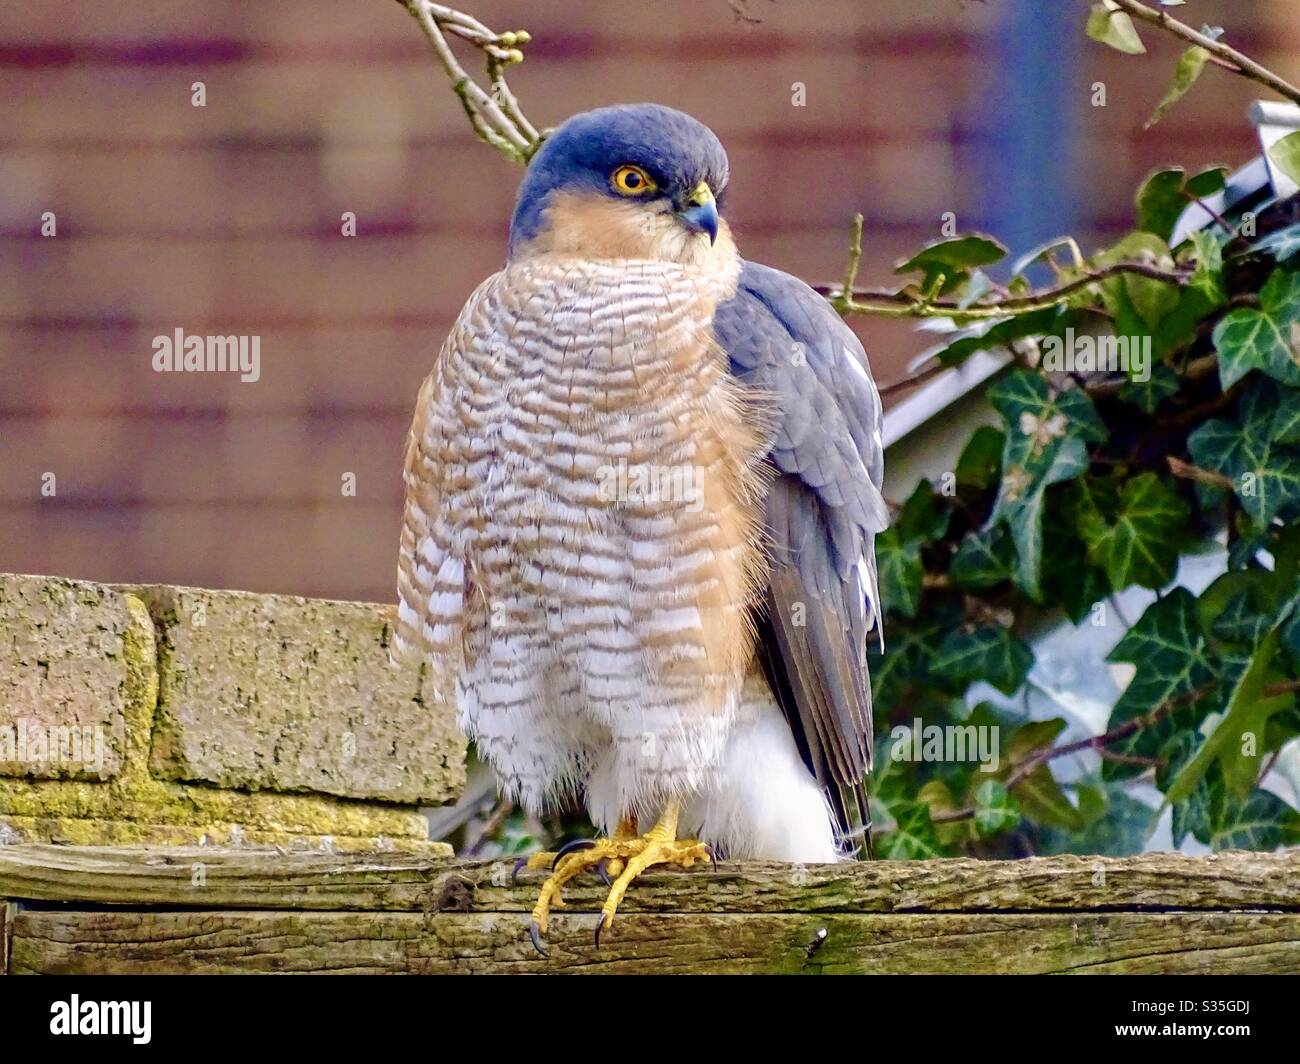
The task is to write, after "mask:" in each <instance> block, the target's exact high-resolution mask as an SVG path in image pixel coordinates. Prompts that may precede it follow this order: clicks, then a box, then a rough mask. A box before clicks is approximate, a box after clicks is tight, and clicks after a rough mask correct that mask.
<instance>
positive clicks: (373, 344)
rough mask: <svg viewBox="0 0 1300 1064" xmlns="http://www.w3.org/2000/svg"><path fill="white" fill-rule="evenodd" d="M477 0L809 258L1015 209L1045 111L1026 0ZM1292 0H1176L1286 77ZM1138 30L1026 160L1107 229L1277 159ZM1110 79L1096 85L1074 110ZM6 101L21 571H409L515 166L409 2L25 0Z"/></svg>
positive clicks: (791, 263)
mask: <svg viewBox="0 0 1300 1064" xmlns="http://www.w3.org/2000/svg"><path fill="white" fill-rule="evenodd" d="M465 2H466V6H467V7H469V8H470V9H472V10H473V11H474V12H475V13H476V14H478V15H479V16H480V17H482V18H483V19H484V20H485V21H487V22H489V23H490V24H491V25H493V26H495V27H497V28H509V27H518V26H523V27H527V28H528V29H529V30H530V31H531V32H532V33H533V36H534V39H535V42H534V44H532V45H531V46H530V47H529V49H528V53H529V58H528V60H527V62H526V63H525V64H524V65H523V67H521V68H519V69H518V70H517V72H516V73H515V75H514V77H513V78H512V82H513V84H515V86H516V88H517V89H518V91H519V92H520V94H521V96H522V98H523V100H524V102H525V105H526V108H527V110H528V111H529V113H530V114H531V115H532V116H533V117H534V119H535V120H537V121H539V122H541V123H554V122H558V121H559V120H561V119H562V118H564V117H565V116H566V115H568V114H570V113H572V112H573V111H576V110H579V109H582V108H585V107H588V106H591V105H592V104H595V103H601V102H612V101H618V100H635V99H655V100H659V101H662V102H664V103H668V104H672V105H675V106H679V107H682V108H684V109H686V110H689V111H691V112H693V113H695V114H696V115H698V116H699V117H701V118H703V119H704V120H706V121H708V122H709V123H710V124H712V125H713V126H714V127H715V128H716V129H717V131H718V132H719V134H720V135H721V136H722V137H723V139H724V140H725V141H726V143H727V145H728V147H729V149H730V152H731V156H732V162H733V172H734V184H733V194H732V197H731V210H732V218H733V222H734V224H735V226H736V228H737V230H738V232H739V236H740V240H741V242H742V246H743V248H744V249H745V251H746V253H747V254H748V255H749V256H750V257H752V258H755V259H759V260H763V261H766V262H769V263H771V264H773V265H777V266H780V267H783V268H785V269H788V270H791V271H793V272H796V273H799V274H801V275H802V276H804V277H807V278H809V279H812V280H826V279H830V278H833V277H836V276H838V274H839V272H840V270H841V268H842V262H843V256H844V245H845V240H846V234H847V223H848V219H849V217H850V216H851V215H852V213H853V212H854V211H855V210H861V211H863V212H864V213H865V214H866V215H867V224H868V234H869V235H868V241H867V246H866V255H865V259H864V264H863V274H862V277H863V280H864V281H865V282H869V283H881V282H884V281H886V280H887V279H888V277H889V271H890V269H891V268H892V265H893V263H894V261H895V260H896V259H898V258H899V257H900V256H901V255H902V254H903V253H904V252H905V251H908V250H909V249H913V248H915V247H916V246H917V245H919V244H920V243H922V242H925V241H927V240H930V239H933V238H935V237H936V236H937V235H938V234H937V226H938V219H939V216H940V214H941V213H942V212H944V211H948V210H952V211H955V212H957V214H958V217H959V219H960V220H961V223H962V224H963V225H970V226H972V227H975V226H978V225H979V224H980V222H981V220H982V219H983V218H984V217H987V216H993V215H994V213H995V212H993V211H992V207H993V206H995V205H996V204H997V197H998V196H999V188H998V187H996V185H997V183H996V182H980V181H977V180H975V179H974V177H973V175H974V174H975V173H976V171H977V169H978V168H977V166H976V162H977V161H978V159H979V153H980V151H981V148H982V147H984V146H986V145H987V142H988V138H989V136H990V129H991V128H992V126H993V125H995V124H996V123H998V122H1011V121H1016V119H1017V115H1018V114H1019V113H1020V111H1021V110H1022V109H1023V108H1026V107H1032V106H1034V105H1035V104H1034V101H1032V100H1027V101H1015V100H1003V101H991V100H990V94H991V92H992V91H993V90H992V88H991V86H992V85H993V84H994V83H995V80H996V79H995V78H994V76H993V75H994V73H995V72H994V71H993V70H992V69H991V64H990V60H989V58H988V56H989V55H990V54H991V53H990V49H991V43H992V41H993V40H994V39H995V35H996V34H997V33H999V32H1001V31H1000V28H999V27H1000V25H1001V23H1000V20H1001V19H1002V18H1003V17H1004V14H1005V11H1004V9H1003V8H1004V5H1003V3H1002V0H989V2H988V3H979V2H974V0H970V2H962V0H872V2H865V0H816V2H815V3H813V2H801V0H775V2H769V0H752V5H751V6H752V8H753V10H754V11H755V13H757V14H759V15H761V16H762V17H763V19H764V21H763V23H762V24H761V25H759V26H748V27H747V26H741V25H738V24H737V23H736V22H735V21H734V20H733V18H732V16H731V13H730V11H729V10H728V7H727V4H726V3H725V2H724V0H672V2H657V3H653V4H652V3H634V2H624V0H619V2H609V3H591V2H579V0H546V2H544V3H537V2H534V3H526V2H523V0H515V2H508V0H465ZM1054 2H1060V3H1063V2H1067V0H1054ZM1079 7H1080V11H1081V15H1082V4H1080V5H1079ZM1296 8H1297V3H1296V0H1250V2H1247V0H1213V2H1212V0H1194V2H1193V3H1192V4H1189V5H1188V7H1187V8H1185V9H1184V11H1186V12H1190V13H1189V14H1188V17H1189V18H1192V19H1194V20H1204V21H1209V22H1216V21H1217V22H1223V23H1226V24H1229V25H1230V26H1232V27H1234V28H1239V29H1240V32H1238V33H1236V34H1235V35H1234V40H1236V41H1237V42H1238V43H1239V44H1241V45H1242V46H1243V47H1245V48H1246V49H1247V50H1249V51H1251V52H1252V53H1253V54H1256V55H1257V56H1258V57H1259V58H1260V59H1262V60H1263V61H1265V62H1266V63H1269V64H1271V65H1273V66H1275V67H1276V68H1278V69H1279V70H1281V71H1282V72H1284V73H1287V74H1289V75H1290V76H1292V77H1293V78H1294V77H1300V24H1298V23H1300V20H1297V19H1296V18H1295V14H1296ZM1146 37H1147V39H1148V42H1149V45H1150V47H1151V48H1152V51H1153V52H1155V53H1156V57H1155V58H1147V59H1139V58H1129V57H1124V56H1120V55H1118V54H1117V53H1113V52H1110V51H1109V50H1106V49H1103V48H1101V47H1100V46H1095V45H1089V44H1085V45H1084V46H1082V48H1081V50H1080V54H1081V56H1082V60H1081V62H1080V64H1079V65H1078V66H1077V67H1075V68H1072V69H1063V70H1062V71H1061V79H1062V81H1063V84H1064V86H1065V88H1064V89H1063V91H1067V92H1070V93H1077V98H1078V109H1077V122H1076V126H1077V128H1076V130H1075V134H1074V135H1075V136H1076V137H1077V144H1076V150H1075V160H1076V161H1075V162H1074V163H1073V164H1067V163H1066V162H1065V161H1063V160H1062V159H1057V158H1046V159H1012V160H1006V163H1005V164H1006V165H1007V166H1009V167H1032V168H1033V169H1034V170H1035V172H1037V173H1039V174H1041V180H1042V181H1043V182H1045V183H1047V182H1052V181H1054V180H1059V179H1060V178H1061V176H1062V175H1061V173H1060V169H1061V167H1063V166H1066V165H1075V166H1081V167H1082V168H1083V170H1084V171H1086V179H1085V180H1081V181H1078V182H1077V185H1078V187H1079V190H1080V203H1079V212H1080V216H1079V218H1078V219H1077V220H1076V225H1075V226H1074V228H1075V229H1076V231H1077V232H1079V233H1080V234H1081V235H1082V236H1083V237H1084V238H1085V241H1095V240H1100V239H1104V238H1105V237H1106V236H1107V235H1112V234H1114V233H1115V232H1116V231H1118V230H1119V229H1120V228H1121V227H1123V226H1124V225H1125V224H1126V223H1127V221H1128V204H1129V203H1130V201H1131V196H1132V191H1133V189H1134V187H1135V184H1136V182H1137V181H1138V180H1139V178H1140V176H1141V175H1142V173H1143V172H1145V171H1146V170H1148V169H1150V168H1151V167H1153V166H1155V165H1157V164H1164V163H1171V162H1172V163H1179V164H1182V165H1185V166H1188V167H1194V166H1199V165H1202V164H1206V163H1210V162H1226V163H1232V164H1237V163H1239V162H1242V161H1244V160H1245V159H1246V158H1248V157H1249V156H1250V155H1251V154H1253V152H1254V146H1253V140H1252V137H1251V133H1250V130H1249V127H1248V126H1247V125H1246V124H1245V121H1244V118H1243V112H1244V108H1245V106H1246V104H1247V102H1248V101H1249V100H1250V99H1252V98H1254V96H1255V93H1254V92H1253V91H1252V88H1251V86H1249V85H1248V84H1246V83H1244V82H1240V81H1239V80H1237V79H1233V78H1231V77H1230V76H1229V75H1227V74H1224V73H1223V72H1221V71H1218V70H1213V69H1211V70H1210V71H1208V72H1207V73H1206V75H1205V78H1204V81H1203V83H1202V85H1200V86H1198V88H1197V89H1196V90H1195V92H1194V93H1193V95H1192V96H1191V97H1190V98H1189V99H1188V100H1187V101H1185V102H1184V103H1183V104H1182V105H1181V106H1180V107H1179V108H1178V109H1176V110H1175V111H1174V112H1173V113H1172V114H1171V115H1170V116H1169V117H1168V118H1167V119H1166V120H1165V122H1164V123H1162V124H1161V125H1160V126H1158V127H1156V128H1155V129H1154V130H1151V131H1149V132H1145V133H1144V132H1143V131H1142V130H1141V124H1142V121H1143V119H1144V118H1145V117H1146V115H1147V113H1148V112H1149V110H1150V108H1151V106H1152V105H1153V104H1154V102H1155V100H1157V99H1158V98H1159V96H1160V94H1161V93H1162V92H1163V90H1164V86H1165V84H1166V82H1167V79H1168V75H1169V73H1170V71H1171V70H1172V64H1173V61H1174V57H1175V55H1176V52H1177V49H1176V47H1175V46H1174V45H1173V44H1171V43H1168V42H1166V41H1164V40H1161V39H1160V37H1159V35H1157V34H1155V33H1154V32H1148V33H1147V34H1146ZM1041 47H1043V48H1052V47H1053V42H1052V41H1051V40H1044V41H1042V42H1041ZM196 80H202V81H204V82H205V83H206V86H207V93H208V103H207V106H206V107H205V108H201V109H200V108H195V107H193V106H191V104H190V85H191V83H192V82H194V81H196ZM1096 80H1104V81H1106V83H1107V85H1108V87H1109V92H1110V106H1109V107H1108V108H1107V109H1105V110H1104V111H1097V110H1093V109H1091V108H1087V107H1086V94H1087V89H1088V86H1089V85H1091V83H1092V82H1094V81H1096ZM795 81H802V82H804V83H805V84H806V86H807V93H808V105H807V107H805V108H794V107H792V106H791V103H790V90H791V85H792V83H793V82H795ZM0 101H3V104H2V106H0V569H7V570H11V571H14V570H17V571H40V572H56V573H60V574H65V575H71V576H79V577H86V578H91V579H100V580H130V581H147V582H154V581H157V582H169V583H189V584H203V585H211V586H225V587H243V588H250V589H254V590H263V591H292V592H297V593H301V594H313V595H332V596H340V597H355V598H368V599H389V598H391V596H392V572H393V564H394V558H395V554H396V533H397V521H398V512H399V499H400V465H401V451H402V442H403V436H404V433H405V430H406V426H407V422H408V419H409V415H410V408H411V404H412V401H413V397H414V394H415V391H416V388H417V387H418V384H419V381H420V379H421V378H422V377H423V375H424V374H425V372H426V371H427V369H428V366H429V364H430V361H431V359H432V357H433V354H434V352H435V350H436V348H437V346H438V344H439V342H440V340H441V338H442V335H443V333H444V331H445V329H446V327H447V325H448V323H449V322H450V320H451V318H452V316H453V315H454V314H455V312H456V310H457V308H458V307H459V306H460V304H461V302H462V301H463V299H464V298H465V296H466V295H467V294H468V292H469V291H470V290H471V288H472V287H473V286H474V284H475V283H476V282H477V281H478V280H479V279H481V277H482V276H483V275H485V274H486V273H488V272H490V271H491V270H493V269H494V268H495V267H496V266H497V265H498V264H499V262H500V259H501V255H502V240H503V235H504V229H505V224H506V219H507V217H508V211H509V206H510V202H511V197H512V195H513V190H514V185H515V182H516V180H517V173H516V172H515V171H514V170H513V169H512V168H511V167H510V166H509V164H507V163H505V162H504V161H502V160H500V159H499V158H497V157H496V156H495V155H494V154H493V153H491V152H490V151H488V150H487V149H485V148H484V147H482V146H481V145H479V144H478V143H477V142H476V141H474V140H473V138H472V137H471V136H470V134H469V133H468V131H467V129H466V127H465V123H464V119H463V116H462V115H461V114H460V112H459V110H458V108H457V106H456V104H455V102H454V100H453V98H452V97H451V95H450V93H449V91H448V88H447V86H446V84H445V81H443V80H442V79H441V77H440V75H439V74H438V73H436V72H435V69H434V66H433V62H432V58H431V56H430V54H429V52H428V49H427V45H426V43H425V41H424V40H423V38H422V37H421V36H420V34H419V33H418V31H417V28H416V27H415V26H414V24H413V23H412V22H411V21H410V19H409V18H408V17H407V16H406V15H405V14H404V13H403V12H402V10H401V9H400V8H399V7H398V5H397V4H396V3H394V2H392V0H312V2H308V0H277V2H276V3H256V2H253V0H166V2H141V0H133V2H125V3H121V4H87V5H77V6H76V8H75V9H70V8H69V7H68V6H67V5H56V4H32V5H12V4H11V5H6V7H5V8H4V10H3V12H2V13H0ZM47 210H52V211H55V212H56V214H57V218H58V236H57V237H56V238H54V239H46V238H42V237H41V236H40V235H39V233H38V227H39V222H40V215H41V213H42V212H43V211H47ZM343 211H355V212H356V213H357V215H358V218H359V233H360V235H359V236H358V237H357V238H355V239H345V238H343V237H341V236H340V235H339V216H340V214H341V213H342V212H343ZM177 327H182V328H184V329H185V330H187V331H188V332H190V333H200V334H201V333H216V332H219V333H256V334H258V335H260V337H261V349H262V367H261V370H262V376H261V379H260V381H258V382H257V383H256V384H245V383H239V382H238V381H236V380H233V379H229V378H217V377H214V376H212V375H207V374H195V375H184V374H174V375H161V374H156V373H154V372H153V371H152V370H151V368H150V357H151V350H150V342H151V340H152V338H153V337H154V336H156V335H158V334H170V333H171V332H172V331H173V330H174V329H175V328H177ZM857 327H858V328H859V330H860V332H861V334H862V336H863V338H864V340H865V341H866V342H867V344H868V349H869V350H870V351H871V352H872V356H873V363H874V365H875V368H876V374H877V377H878V378H880V379H882V380H885V379H890V378H893V377H896V376H897V375H899V374H900V373H901V372H902V367H903V366H904V364H905V363H906V361H907V359H908V358H910V357H911V356H912V355H914V354H915V353H916V351H917V350H919V349H920V348H921V347H922V346H924V345H923V344H922V343H921V342H919V340H918V339H917V338H916V337H915V336H914V335H913V333H912V331H911V330H910V328H909V327H907V326H905V325H899V324H897V323H880V322H868V323H862V324H859V325H858V326H857ZM47 472H52V473H54V474H55V476H56V478H57V480H56V491H57V494H56V495H55V496H54V497H53V498H50V497H43V496H42V494H41V487H42V475H43V474H45V473H47ZM345 472H351V473H355V474H356V477H357V494H356V496H355V497H345V496H343V495H342V494H341V491H340V482H341V481H340V478H341V477H342V475H343V474H344V473H345Z"/></svg>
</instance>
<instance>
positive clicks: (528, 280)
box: [416, 251, 764, 815]
mask: <svg viewBox="0 0 1300 1064" xmlns="http://www.w3.org/2000/svg"><path fill="white" fill-rule="evenodd" d="M738 270H739V264H738V260H737V259H736V258H735V255H734V251H732V252H731V267H730V269H724V270H718V269H717V265H716V263H713V264H711V265H710V268H709V269H708V270H707V271H705V270H699V271H697V270H694V269H692V268H691V267H689V266H679V265H675V264H672V263H668V262H660V261H648V260H628V261H616V260H577V259H573V258H567V257H561V256H550V255H541V256H536V257H533V258H529V259H526V260H524V261H520V262H514V263H512V264H511V265H509V266H508V267H507V268H506V269H505V270H503V271H502V272H501V273H499V274H497V275H495V276H494V277H492V278H490V279H489V280H488V281H486V282H485V283H484V284H483V285H482V286H481V287H480V288H479V289H478V291H477V292H476V293H475V294H474V296H473V297H472V298H471V299H470V301H469V302H468V304H467V305H466V307H465V309H464V310H463V312H462V314H461V316H460V318H459V320H458V321H457V323H456V325H455V327H454V328H453V330H452V332H451V335H450V336H449V338H448V340H447V343H446V346H445V347H444V349H443V353H442V355H441V357H440V359H439V363H438V365H437V368H436V369H435V371H434V374H433V375H432V377H431V378H430V381H429V383H428V384H427V385H426V390H429V394H428V396H427V402H428V406H427V416H426V418H425V420H424V432H423V439H422V441H420V442H421V444H422V446H423V449H424V450H425V451H427V452H428V453H429V455H430V457H431V458H432V459H433V460H432V462H431V466H432V467H436V469H437V476H438V478H439V480H440V481H441V485H440V491H441V493H442V496H443V501H442V507H443V508H444V509H445V510H446V511H449V512H451V513H453V514H456V515H457V517H458V520H457V521H455V522H454V525H455V527H454V528H451V527H445V528H437V527H435V528H432V529H430V530H429V533H428V534H429V536H430V537H431V540H432V542H431V544H430V549H429V551H428V555H429V556H432V557H436V558H440V559H445V558H448V557H449V558H451V559H461V560H463V566H464V586H465V589H466V591H465V596H464V601H463V604H462V610H463V613H462V617H461V631H462V633H463V638H462V643H461V647H460V648H452V652H453V653H454V652H455V650H456V649H459V650H460V651H461V652H462V653H463V663H462V665H461V667H460V668H459V669H458V670H457V671H458V673H459V675H460V677H461V679H460V683H459V689H458V705H459V712H460V716H461V721H462V725H463V726H464V727H465V729H466V730H467V731H468V732H469V734H470V735H472V736H473V737H474V738H475V739H476V741H477V743H478V748H479V750H480V752H481V753H482V754H483V755H484V756H485V757H487V759H488V760H490V761H491V762H492V764H493V766H494V768H495V769H496V770H497V772H498V774H499V775H500V776H501V778H502V782H503V784H504V785H505V789H506V790H507V792H508V793H510V794H512V795H513V796H514V797H516V798H518V799H519V800H521V801H522V802H523V803H524V804H525V805H527V806H529V807H531V808H533V809H537V808H538V807H540V806H541V805H542V803H543V802H544V800H545V799H546V798H548V797H556V796H560V795H563V794H566V793H575V794H576V793H578V792H582V791H586V790H588V789H589V788H590V787H591V786H592V784H593V780H595V779H597V778H598V779H603V780H610V781H618V782H617V788H618V791H619V793H618V794H616V795H610V796H609V801H611V802H613V803H614V804H615V805H616V806H618V807H620V808H621V810H622V811H640V812H641V813H643V815H653V814H654V813H655V812H656V811H657V807H658V805H660V804H662V801H663V799H664V798H665V797H668V796H672V795H674V794H689V793H692V792H694V791H697V790H699V789H700V788H701V787H702V786H705V785H707V784H708V783H709V781H710V777H711V774H712V773H714V772H715V771H716V770H717V766H718V764H719V761H720V759H721V757H722V754H723V749H724V746H725V743H726V739H727V736H728V733H729V730H730V728H731V726H732V724H733V722H734V719H735V716H736V713H737V710H738V707H739V706H740V705H741V701H742V700H741V688H742V682H743V680H744V677H745V673H746V669H747V667H748V666H749V665H750V664H751V662H750V657H751V654H752V645H753V641H752V637H751V634H750V632H749V631H748V627H749V621H748V607H749V605H750V604H751V603H752V600H753V597H754V594H755V591H756V588H757V587H758V586H759V583H760V580H761V578H762V575H763V568H764V558H763V556H762V548H761V534H760V532H759V528H760V523H761V489H762V485H761V483H760V476H761V474H760V468H761V466H760V461H759V460H760V458H761V455H762V452H763V444H764V440H763V437H762V432H761V429H760V428H758V427H756V425H755V422H756V420H761V419H757V418H756V417H755V412H754V410H753V408H752V405H750V406H748V407H747V405H746V400H745V398H744V397H743V396H742V395H741V393H740V386H739V385H738V384H737V382H736V381H735V380H734V378H732V376H731V375H730V374H729V372H728V369H727V363H726V356H725V354H724V353H723V352H722V351H721V350H720V349H719V348H718V347H717V345H716V344H715V342H714V341H713V338H712V329H711V322H712V318H713V312H714V309H715V308H716V306H717V305H718V303H719V302H720V301H722V300H725V299H726V298H728V297H729V296H730V295H731V293H732V292H733V291H734V287H735V283H736V277H737V274H738ZM751 404H752V400H751ZM416 549H417V551H421V545H417V547H416Z"/></svg>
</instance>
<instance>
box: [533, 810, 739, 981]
mask: <svg viewBox="0 0 1300 1064" xmlns="http://www.w3.org/2000/svg"><path fill="white" fill-rule="evenodd" d="M677 816H678V804H677V803H676V802H670V803H669V804H668V807H667V809H665V811H664V815H663V816H662V817H661V818H660V820H659V823H657V824H656V825H655V826H654V827H653V828H652V829H651V830H650V831H649V832H648V833H647V834H645V835H642V836H640V837H635V836H633V835H632V834H631V833H630V832H631V831H634V830H635V829H634V828H633V829H630V830H628V829H626V827H625V824H626V822H625V823H624V824H620V825H619V831H618V832H617V833H616V834H615V836H614V837H613V838H608V839H595V840H583V842H582V843H581V844H580V845H578V846H575V847H574V848H572V849H570V848H568V847H566V848H565V850H562V851H561V852H560V854H559V856H558V858H553V859H554V861H555V865H554V869H553V871H552V873H551V876H550V878H549V879H547V880H546V882H545V883H543V884H542V892H541V894H540V896H539V897H538V899H537V905H536V906H534V908H533V919H532V922H531V923H530V924H529V927H528V934H529V937H530V938H531V939H532V942H533V946H534V947H535V948H536V949H537V952H538V953H540V954H541V955H542V956H543V957H545V956H546V955H547V954H546V950H545V949H543V948H542V938H543V936H544V935H545V934H546V929H547V925H548V923H549V918H550V913H551V909H553V908H555V909H559V908H562V907H563V906H564V901H563V899H562V898H561V897H560V890H561V888H562V887H563V886H564V884H565V883H567V882H568V881H569V880H571V879H573V878H574V876H577V875H579V874H580V873H581V872H583V871H585V870H587V869H589V868H600V866H601V865H602V864H603V865H604V866H605V868H606V869H607V870H608V872H609V874H610V875H614V876H616V878H615V879H614V881H613V883H611V884H610V888H609V894H608V896H607V897H606V898H605V904H604V905H603V906H602V907H601V910H600V920H599V921H598V922H597V924H596V935H595V942H596V945H597V946H599V945H600V933H601V931H603V930H604V929H605V928H606V927H608V926H610V925H611V924H612V923H613V922H614V914H615V913H616V912H617V911H618V906H619V902H621V901H622V900H623V895H624V894H626V893H627V888H628V887H629V886H631V884H632V881H633V880H634V879H636V877H637V876H639V875H640V874H641V873H642V872H644V871H645V870H646V869H647V868H650V867H651V866H653V865H660V864H675V865H680V866H681V867H682V868H689V867H690V866H691V865H693V864H694V863H695V862H696V861H712V860H713V852H712V851H711V850H710V849H709V847H708V846H706V845H705V844H704V843H702V842H698V841H696V840H695V839H677V838H674V836H675V835H676V833H677ZM535 856H538V857H542V856H546V855H535ZM544 863H545V862H541V861H539V863H538V864H537V865H534V864H532V863H531V861H530V862H529V863H528V867H542V866H543V865H544Z"/></svg>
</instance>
